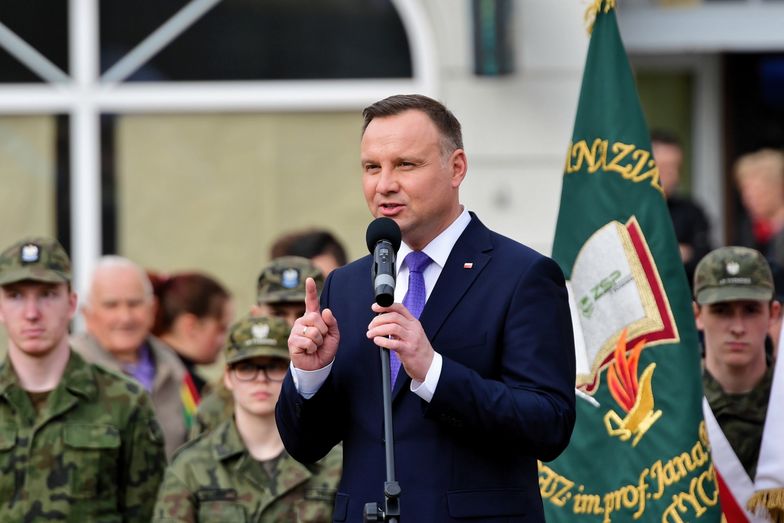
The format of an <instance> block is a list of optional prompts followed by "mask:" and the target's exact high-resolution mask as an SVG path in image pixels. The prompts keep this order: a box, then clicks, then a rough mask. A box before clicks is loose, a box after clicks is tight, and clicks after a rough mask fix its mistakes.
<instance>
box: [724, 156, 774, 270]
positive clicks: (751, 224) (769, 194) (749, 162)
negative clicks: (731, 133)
mask: <svg viewBox="0 0 784 523" xmlns="http://www.w3.org/2000/svg"><path fill="white" fill-rule="evenodd" d="M735 181H736V183H737V186H738V190H739V191H740V197H741V201H742V202H743V207H744V208H745V210H746V214H747V217H746V219H745V220H743V221H742V222H741V223H740V226H739V229H738V236H737V243H738V244H740V245H743V246H746V247H751V248H754V249H756V250H758V251H760V252H761V253H762V254H763V255H764V256H765V257H766V258H767V259H768V261H772V262H775V263H776V264H778V265H779V266H780V267H784V153H783V152H781V151H777V150H773V149H761V150H759V151H756V152H753V153H749V154H745V155H743V156H741V157H740V158H739V159H738V160H737V161H736V162H735Z"/></svg>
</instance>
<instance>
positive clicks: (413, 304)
mask: <svg viewBox="0 0 784 523" xmlns="http://www.w3.org/2000/svg"><path fill="white" fill-rule="evenodd" d="M432 261H433V260H431V259H430V257H429V256H428V255H427V254H425V253H424V252H422V251H411V252H409V253H408V254H407V255H406V259H405V262H406V266H408V291H406V295H405V297H404V298H403V305H404V306H405V307H406V308H407V309H408V311H409V312H410V313H411V315H412V316H413V317H414V318H416V319H419V315H420V314H422V309H424V308H425V298H426V294H425V278H424V276H422V272H423V271H424V270H425V269H426V268H427V266H428V265H430V262H432ZM389 364H390V370H391V371H392V386H393V387H394V386H395V380H396V379H397V374H398V372H399V371H400V359H399V358H398V357H397V353H396V352H394V351H389Z"/></svg>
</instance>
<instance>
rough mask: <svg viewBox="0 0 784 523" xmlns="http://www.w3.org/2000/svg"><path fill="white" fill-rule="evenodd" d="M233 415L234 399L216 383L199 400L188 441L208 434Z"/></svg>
mask: <svg viewBox="0 0 784 523" xmlns="http://www.w3.org/2000/svg"><path fill="white" fill-rule="evenodd" d="M233 414H234V397H233V396H232V395H231V391H229V389H227V388H226V386H225V385H224V384H223V380H222V379H221V380H220V381H218V382H217V383H216V384H215V386H214V387H212V389H211V390H210V391H209V392H208V393H207V394H206V395H205V396H204V397H202V399H201V403H199V407H198V408H197V409H196V416H194V418H193V425H191V429H190V435H189V439H194V438H195V437H196V436H198V435H199V434H201V433H203V432H209V431H211V430H213V429H214V428H215V427H217V426H218V425H220V424H221V423H223V422H224V421H226V420H227V419H229V418H231V417H232V415H233Z"/></svg>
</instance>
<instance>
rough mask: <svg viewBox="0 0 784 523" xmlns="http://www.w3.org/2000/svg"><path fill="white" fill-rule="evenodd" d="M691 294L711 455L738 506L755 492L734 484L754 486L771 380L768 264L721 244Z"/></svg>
mask: <svg viewBox="0 0 784 523" xmlns="http://www.w3.org/2000/svg"><path fill="white" fill-rule="evenodd" d="M694 296H695V303H694V315H695V318H696V320H697V327H698V328H699V329H700V330H701V331H703V333H704V335H705V367H704V372H703V386H704V390H705V398H706V401H707V404H708V405H707V408H706V409H705V414H706V425H707V428H708V436H709V438H710V440H711V447H712V454H713V460H714V464H715V465H716V468H717V470H718V471H719V472H720V473H722V476H723V479H724V481H725V483H726V484H727V485H728V487H729V489H730V491H731V492H732V495H733V497H735V501H736V502H737V504H738V505H739V506H741V507H743V506H745V505H746V502H747V501H748V499H746V498H748V494H750V492H753V490H752V491H750V492H748V493H746V494H743V493H742V491H741V490H739V488H738V486H739V485H742V484H744V483H745V484H747V485H749V488H753V487H752V485H753V483H754V479H755V476H756V471H757V465H758V461H759V456H760V446H761V442H762V437H763V429H764V426H765V417H766V414H767V411H768V402H769V399H770V393H771V385H772V382H773V367H772V365H771V364H770V363H771V362H770V361H769V359H768V357H767V356H766V353H765V337H766V336H767V334H768V329H769V327H770V325H771V323H772V322H773V321H774V320H775V319H776V318H777V317H778V315H779V310H780V307H781V304H780V303H779V302H777V301H775V300H773V276H772V274H771V270H770V267H769V265H768V262H767V261H766V260H765V258H764V257H763V256H762V254H761V253H759V252H758V251H755V250H754V249H749V248H747V247H722V248H720V249H716V250H714V251H712V252H710V253H709V254H708V255H707V256H705V257H704V258H703V259H702V260H701V261H700V263H699V264H698V265H697V268H696V270H695V273H694ZM727 443H728V444H729V446H727ZM735 463H737V466H736V465H734V464H735ZM733 471H734V472H737V473H734V472H733ZM744 471H745V475H744ZM725 504H726V500H725V499H724V495H723V494H722V505H723V506H725ZM725 510H726V506H725Z"/></svg>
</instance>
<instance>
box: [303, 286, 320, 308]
mask: <svg viewBox="0 0 784 523" xmlns="http://www.w3.org/2000/svg"><path fill="white" fill-rule="evenodd" d="M308 312H321V306H320V305H319V299H318V289H317V288H316V281H315V280H314V279H313V278H308V279H307V280H305V313H308Z"/></svg>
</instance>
